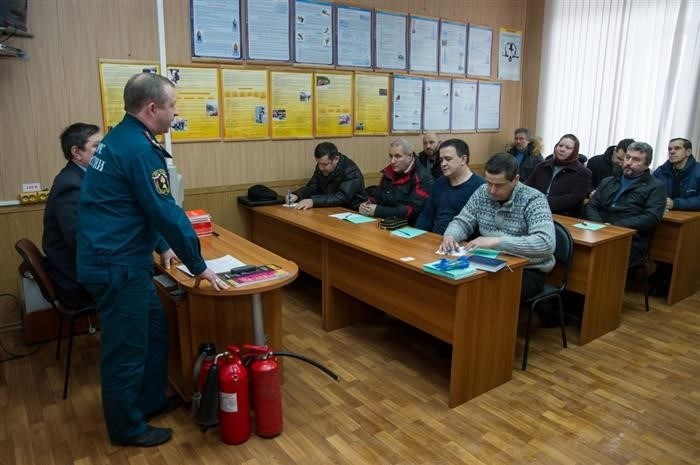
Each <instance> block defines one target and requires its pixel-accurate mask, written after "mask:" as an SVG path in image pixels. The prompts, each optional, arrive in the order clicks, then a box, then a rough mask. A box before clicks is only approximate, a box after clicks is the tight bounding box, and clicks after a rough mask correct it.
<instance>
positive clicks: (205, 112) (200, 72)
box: [168, 66, 221, 142]
mask: <svg viewBox="0 0 700 465" xmlns="http://www.w3.org/2000/svg"><path fill="white" fill-rule="evenodd" d="M168 78H170V80H171V81H172V82H173V83H174V84H175V90H176V91H177V116H176V117H175V119H174V120H173V122H172V124H171V125H170V135H171V137H172V138H173V142H180V141H194V140H212V139H220V138H221V119H220V117H219V70H218V69H217V68H192V67H185V66H177V67H176V66H172V67H168Z"/></svg>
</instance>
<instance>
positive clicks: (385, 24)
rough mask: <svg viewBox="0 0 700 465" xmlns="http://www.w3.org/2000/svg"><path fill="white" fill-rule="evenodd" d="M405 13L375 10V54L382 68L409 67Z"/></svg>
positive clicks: (377, 63) (378, 65) (403, 68)
mask: <svg viewBox="0 0 700 465" xmlns="http://www.w3.org/2000/svg"><path fill="white" fill-rule="evenodd" d="M407 16H408V15H406V14H405V13H391V12H388V11H379V10H377V11H375V13H374V22H375V25H374V35H375V37H374V56H375V59H376V67H377V68H382V69H398V70H406V69H407V60H406V18H407Z"/></svg>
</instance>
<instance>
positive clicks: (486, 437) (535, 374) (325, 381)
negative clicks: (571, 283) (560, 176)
mask: <svg viewBox="0 0 700 465" xmlns="http://www.w3.org/2000/svg"><path fill="white" fill-rule="evenodd" d="M399 284H400V283H399ZM319 293H320V288H319V286H318V283H316V282H315V281H314V280H312V279H310V278H306V277H301V278H300V279H299V280H298V281H297V282H295V283H294V284H292V285H291V286H290V287H289V289H288V290H287V291H286V293H285V300H284V331H285V337H284V343H285V347H284V348H285V349H286V350H291V351H296V352H300V353H302V354H305V355H307V356H311V357H313V358H315V359H317V360H319V361H321V362H323V363H324V364H326V365H328V366H329V367H330V368H332V369H333V370H335V371H336V372H337V373H338V374H340V376H341V377H342V381H341V382H340V383H335V382H334V381H332V380H331V379H330V378H328V377H326V376H325V375H324V374H323V373H321V372H320V371H318V370H316V369H314V368H313V367H311V366H309V365H306V364H303V363H301V362H298V361H295V360H287V361H286V362H285V383H284V387H283V396H284V419H285V426H284V428H285V429H284V432H283V433H282V435H280V436H278V437H277V438H274V439H262V438H258V437H255V436H253V437H252V438H251V439H250V440H249V441H248V442H246V443H245V444H242V445H238V446H228V445H225V444H223V443H222V442H220V441H219V439H218V436H217V431H216V430H215V429H214V430H210V431H209V432H208V433H206V434H203V433H202V432H201V431H200V430H199V429H198V428H197V427H196V425H195V424H194V423H193V421H192V420H191V419H190V417H189V416H188V412H187V410H186V409H184V408H183V409H182V410H180V411H177V412H174V413H172V414H170V415H168V416H167V417H164V418H160V419H157V420H154V422H153V424H156V425H161V426H170V427H172V428H173V429H174V430H175V435H174V438H173V440H172V441H170V442H169V443H167V444H165V445H163V446H160V447H157V448H151V449H141V448H128V447H115V446H112V445H111V444H110V442H109V440H108V438H107V434H106V431H105V428H104V424H103V420H102V412H101V406H100V392H99V366H98V360H99V349H98V345H99V342H98V336H90V335H83V336H79V337H78V338H77V340H76V344H77V347H76V348H75V353H74V365H73V367H74V369H73V373H72V375H71V384H70V391H69V398H68V400H65V401H64V400H62V399H61V389H62V373H63V371H62V367H61V366H59V365H58V364H57V363H56V362H55V361H54V359H53V356H54V350H55V345H54V344H53V343H52V344H49V345H46V346H44V347H43V348H42V349H41V350H40V351H39V352H38V353H37V354H35V355H33V356H31V357H27V358H22V359H18V360H14V361H9V362H5V363H2V365H1V366H0V376H1V378H0V412H1V414H2V420H1V421H0V464H18V465H24V464H40V465H52V464H60V465H65V464H79V465H91V464H102V465H109V464H133V465H136V464H143V465H156V464H157V465H160V464H212V465H214V464H244V465H272V464H304V465H307V464H347V465H362V464H411V465H423V464H425V465H437V464H462V463H464V464H520V463H523V464H525V463H527V464H640V465H641V464H663V465H670V464H698V463H700V293H696V294H695V295H694V296H693V297H691V298H688V299H686V300H685V301H683V302H681V303H679V304H677V305H675V306H674V307H672V308H671V307H667V306H666V305H664V304H663V303H662V301H661V300H660V299H656V298H654V299H652V306H653V309H652V311H651V312H650V313H645V312H644V311H643V299H642V297H641V296H640V295H639V294H636V293H632V294H628V295H627V297H626V298H625V309H624V312H623V316H622V325H621V326H620V328H619V329H618V330H617V331H615V332H613V333H610V334H608V335H606V336H604V337H602V338H600V339H598V340H596V341H594V342H592V343H590V344H588V345H586V346H584V347H577V346H576V345H575V338H574V337H572V339H573V341H572V342H574V344H571V345H570V347H569V348H568V349H561V346H560V340H559V336H558V329H556V328H555V329H541V328H538V329H536V330H535V332H534V335H533V343H532V348H531V354H530V363H529V367H528V371H527V372H523V371H520V370H519V364H520V356H521V351H522V337H520V338H519V340H518V347H517V351H518V353H517V355H516V359H515V360H514V365H513V367H514V371H513V379H512V380H511V381H510V382H508V383H506V384H505V385H503V386H500V387H499V388H497V389H494V390H492V391H490V392H488V393H486V394H483V395H481V396H480V397H478V398H476V399H473V400H472V401H470V402H467V403H466V404H464V405H462V406H460V407H458V408H455V409H449V408H448V407H447V389H448V378H447V377H448V373H449V362H448V361H447V360H444V359H440V358H437V357H436V356H435V355H434V353H433V352H434V350H435V348H436V346H437V343H436V342H435V341H434V340H433V339H432V338H430V337H428V336H426V335H425V334H423V333H421V332H419V331H417V330H415V329H413V328H410V327H408V326H406V325H403V324H401V323H398V322H396V321H393V320H391V319H390V318H386V317H378V318H377V319H376V320H374V321H371V322H368V323H363V324H359V325H355V326H353V327H349V328H345V329H342V330H339V331H335V332H332V333H326V332H325V331H323V330H322V329H321V322H320V308H319V307H320V305H319V300H320V299H319V295H320V294H319ZM570 333H571V334H572V335H573V334H574V331H573V330H572V331H570ZM1 339H2V341H3V343H4V344H5V346H10V347H12V346H15V350H16V351H22V350H25V348H24V347H22V345H21V339H20V337H19V335H17V334H7V333H6V334H3V335H1ZM231 342H237V341H231Z"/></svg>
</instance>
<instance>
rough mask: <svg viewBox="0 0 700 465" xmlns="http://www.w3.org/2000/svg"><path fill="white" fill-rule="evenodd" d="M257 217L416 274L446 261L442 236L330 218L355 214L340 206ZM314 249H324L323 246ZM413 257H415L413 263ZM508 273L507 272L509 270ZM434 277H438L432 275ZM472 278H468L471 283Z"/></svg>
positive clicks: (270, 210) (266, 210)
mask: <svg viewBox="0 0 700 465" xmlns="http://www.w3.org/2000/svg"><path fill="white" fill-rule="evenodd" d="M252 211H253V213H255V214H262V215H264V216H268V217H271V218H274V219H277V220H279V221H282V222H285V223H288V224H290V225H292V226H295V227H298V228H301V229H305V230H307V231H309V232H310V233H313V234H316V235H319V236H322V237H325V238H327V239H330V240H332V241H334V242H337V243H340V244H343V245H346V246H348V247H351V248H354V249H357V250H358V251H362V252H365V253H368V254H371V255H374V256H376V257H379V258H382V259H385V260H387V261H390V262H394V263H397V264H399V265H401V266H402V267H404V268H408V269H412V270H414V271H420V272H421V273H424V271H423V265H424V264H425V263H429V262H432V261H435V260H439V259H440V258H443V257H444V255H438V254H436V253H435V251H436V250H437V249H438V247H439V246H440V243H441V242H442V236H439V235H437V234H434V233H430V232H427V233H425V234H421V235H420V236H416V237H412V238H404V237H400V236H397V235H393V234H391V231H387V230H384V229H380V228H379V222H378V221H373V222H370V223H362V224H354V223H350V222H348V221H343V220H341V219H338V218H333V217H331V216H329V215H332V214H336V213H343V212H347V213H351V211H350V210H347V209H345V208H340V207H330V208H312V209H309V210H296V209H293V208H288V207H284V206H281V205H274V206H266V207H256V208H253V209H252ZM313 246H316V247H321V244H314V245H313ZM409 258H413V260H410V259H409ZM498 258H500V259H503V260H506V261H507V262H508V266H510V267H511V268H520V267H522V266H525V265H526V264H527V259H523V258H519V257H514V256H510V255H504V254H501V255H499V257H498ZM506 272H507V270H506ZM484 273H485V272H482V271H479V272H477V274H475V275H473V277H474V278H475V277H478V276H480V275H482V274H484ZM431 276H434V275H431ZM435 278H436V279H441V280H444V281H446V282H451V283H456V282H462V281H464V280H459V281H454V280H450V279H447V278H440V277H438V276H435ZM468 279H469V278H467V280H468Z"/></svg>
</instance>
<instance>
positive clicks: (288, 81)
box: [270, 71, 314, 139]
mask: <svg viewBox="0 0 700 465" xmlns="http://www.w3.org/2000/svg"><path fill="white" fill-rule="evenodd" d="M313 77H314V76H313V73H304V72H294V71H271V72H270V83H271V85H270V118H271V119H270V121H271V124H272V126H271V130H272V131H271V132H272V138H273V139H306V138H311V137H313V131H312V123H313V120H312V116H313V101H312V100H313Z"/></svg>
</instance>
